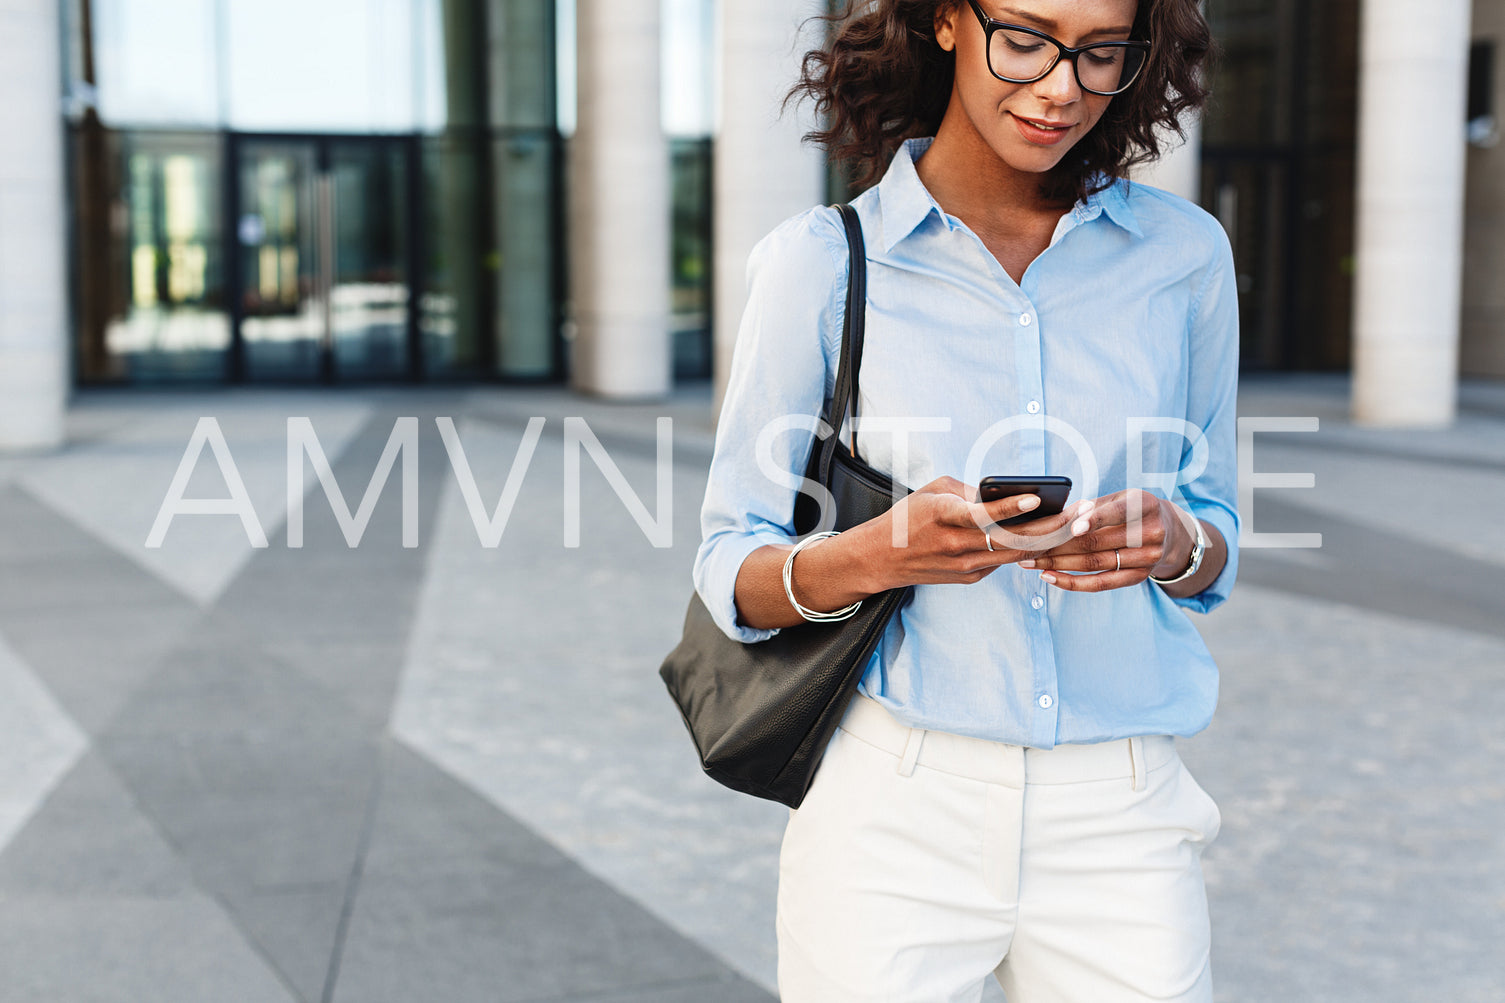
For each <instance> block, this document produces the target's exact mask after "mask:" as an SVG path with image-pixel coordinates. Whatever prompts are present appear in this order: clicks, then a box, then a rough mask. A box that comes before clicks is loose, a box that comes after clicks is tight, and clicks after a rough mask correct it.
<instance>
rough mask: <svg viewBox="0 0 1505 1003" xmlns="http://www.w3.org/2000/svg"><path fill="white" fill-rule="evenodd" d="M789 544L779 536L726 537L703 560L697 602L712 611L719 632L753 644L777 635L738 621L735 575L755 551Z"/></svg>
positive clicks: (696, 584)
mask: <svg viewBox="0 0 1505 1003" xmlns="http://www.w3.org/2000/svg"><path fill="white" fill-rule="evenodd" d="M789 542H790V540H789V538H788V537H787V536H783V535H781V534H778V533H752V534H747V535H742V534H738V535H735V536H733V535H728V536H726V537H725V538H724V539H722V540H721V542H720V543H718V544H717V545H716V546H715V548H714V549H712V550H711V552H710V553H709V554H708V555H707V556H706V560H705V562H704V564H703V565H702V566H701V567H700V569H699V571H700V574H699V575H698V576H697V580H696V582H695V589H696V591H697V592H699V593H700V601H701V602H703V603H705V606H706V609H708V610H710V611H711V617H712V619H714V620H715V621H716V626H718V627H720V628H721V632H722V633H723V634H725V635H726V636H727V637H729V638H731V639H732V640H733V641H741V642H742V643H743V644H753V643H756V642H758V641H766V640H768V639H769V638H770V637H773V636H774V635H775V634H777V633H778V629H777V628H774V629H772V630H760V629H758V628H756V627H747V626H744V625H743V624H741V623H740V622H739V621H738V620H737V574H738V572H740V571H741V570H742V562H744V561H746V560H747V558H748V557H749V556H750V555H751V554H752V553H753V551H755V550H759V549H761V548H763V547H768V546H787V545H788V544H789Z"/></svg>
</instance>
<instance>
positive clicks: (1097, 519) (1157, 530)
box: [1071, 489, 1166, 550]
mask: <svg viewBox="0 0 1505 1003" xmlns="http://www.w3.org/2000/svg"><path fill="white" fill-rule="evenodd" d="M1163 504H1165V503H1164V502H1162V500H1161V499H1160V498H1159V497H1157V496H1155V495H1153V494H1151V493H1150V492H1148V491H1144V490H1141V489H1132V490H1127V491H1119V492H1116V493H1115V494H1111V495H1108V496H1106V497H1104V498H1099V499H1097V502H1096V504H1095V505H1093V507H1092V510H1091V511H1090V512H1088V513H1086V514H1085V515H1083V516H1081V517H1079V518H1078V519H1076V521H1074V522H1073V523H1072V526H1071V533H1072V538H1073V544H1074V545H1075V547H1074V548H1073V549H1081V548H1086V549H1091V550H1111V549H1114V548H1115V547H1123V546H1125V541H1127V542H1128V543H1132V544H1133V545H1134V546H1136V547H1137V546H1143V545H1145V544H1158V543H1163V542H1164V540H1165V533H1166V528H1165V522H1164V519H1163V518H1162V517H1163V515H1164V509H1163V508H1162V505H1163ZM1114 528H1118V530H1117V532H1116V533H1104V532H1103V531H1104V530H1109V529H1114Z"/></svg>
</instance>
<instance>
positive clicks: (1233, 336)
mask: <svg viewBox="0 0 1505 1003" xmlns="http://www.w3.org/2000/svg"><path fill="white" fill-rule="evenodd" d="M1204 221H1205V223H1206V225H1207V226H1208V235H1209V238H1210V242H1211V246H1212V254H1211V259H1212V260H1211V263H1210V264H1209V265H1208V267H1207V270H1206V273H1205V275H1204V277H1203V280H1202V283H1201V288H1200V291H1199V292H1198V294H1197V299H1196V301H1195V302H1194V304H1193V306H1192V310H1191V314H1190V316H1189V318H1188V332H1187V337H1188V344H1189V349H1190V351H1189V353H1188V375H1187V380H1188V383H1187V407H1186V412H1187V413H1186V420H1187V421H1189V422H1191V423H1192V424H1193V425H1196V426H1197V427H1198V428H1200V429H1201V430H1202V433H1203V435H1204V436H1205V438H1206V442H1207V446H1208V459H1207V466H1206V467H1205V468H1204V469H1203V471H1202V472H1201V474H1199V475H1198V476H1197V477H1196V478H1194V479H1193V480H1192V481H1190V482H1189V483H1188V484H1186V485H1185V486H1184V487H1183V489H1182V491H1183V495H1182V500H1184V501H1185V502H1186V503H1187V505H1188V507H1189V508H1190V510H1191V512H1192V514H1193V515H1195V516H1196V517H1197V518H1199V519H1203V520H1205V521H1207V522H1208V523H1210V524H1212V525H1213V526H1216V527H1217V529H1218V532H1220V533H1222V534H1223V539H1224V540H1225V541H1226V542H1227V544H1228V562H1227V563H1226V564H1225V565H1224V566H1223V570H1222V572H1221V573H1220V574H1219V575H1218V577H1217V578H1215V579H1213V581H1212V583H1211V584H1209V585H1208V586H1207V587H1206V588H1205V589H1203V590H1202V591H1201V592H1198V593H1197V594H1196V595H1192V596H1186V597H1184V598H1177V599H1175V602H1176V604H1177V605H1178V606H1181V607H1184V608H1186V609H1193V610H1196V611H1197V612H1199V613H1209V612H1211V611H1212V610H1214V609H1216V608H1217V607H1219V606H1221V605H1222V604H1223V603H1224V602H1225V601H1227V599H1228V595H1229V593H1230V592H1232V590H1233V583H1234V580H1235V579H1236V578H1237V577H1238V559H1239V548H1238V537H1239V525H1240V523H1239V514H1238V501H1237V499H1238V416H1237V411H1238V357H1239V343H1238V341H1239V331H1238V289H1237V284H1236V279H1235V272H1234V266H1233V250H1232V248H1230V247H1229V244H1228V237H1227V235H1226V234H1225V233H1224V232H1223V228H1222V227H1221V226H1220V225H1219V224H1218V223H1217V221H1216V220H1214V219H1212V218H1211V217H1204ZM1190 450H1191V445H1190V444H1188V446H1187V454H1186V455H1183V457H1182V466H1183V468H1185V467H1186V466H1188V465H1189V464H1190V463H1191V458H1190Z"/></svg>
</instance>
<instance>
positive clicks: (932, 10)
mask: <svg viewBox="0 0 1505 1003" xmlns="http://www.w3.org/2000/svg"><path fill="white" fill-rule="evenodd" d="M965 4H966V0H848V2H847V4H846V7H845V9H844V10H841V11H839V12H837V13H834V14H830V15H828V16H826V17H825V18H824V20H826V21H828V22H830V24H831V27H832V30H831V32H830V36H829V40H828V41H827V43H826V45H825V47H823V48H820V49H812V50H811V51H809V52H807V53H805V57H804V60H803V63H802V68H801V73H800V79H799V82H798V83H796V84H795V85H794V87H793V88H791V89H790V91H789V95H788V98H787V99H786V100H799V99H802V98H811V99H813V101H814V102H815V110H816V113H817V114H818V115H820V116H821V117H822V118H823V119H824V120H825V122H826V123H827V126H826V128H824V129H817V130H815V131H813V132H810V133H807V134H806V136H805V138H806V139H807V140H812V141H814V142H818V143H820V144H822V145H824V146H825V147H826V148H827V150H828V151H829V152H830V154H831V156H832V158H833V159H834V160H836V161H838V162H840V163H842V164H844V165H845V166H846V167H847V168H848V171H849V173H850V175H851V177H852V178H853V180H854V182H855V184H856V186H857V187H858V188H866V187H868V186H869V185H871V184H873V183H875V182H876V181H877V180H878V179H879V178H880V177H882V175H883V172H884V170H885V169H886V168H887V167H888V163H889V161H890V160H891V159H892V158H893V155H894V152H895V151H896V150H897V149H898V148H899V144H900V143H902V142H903V141H904V140H906V139H909V138H911V137H915V136H933V135H935V132H936V129H937V127H939V126H940V124H941V117H942V116H943V115H944V114H945V113H946V107H947V105H948V103H949V102H950V99H951V89H952V83H953V80H954V78H955V75H956V54H955V53H954V52H947V51H946V50H944V49H942V48H941V46H940V44H939V43H938V42H937V41H936V38H935V19H936V15H937V14H938V13H939V12H941V11H943V10H946V9H949V8H964V7H965ZM1131 37H1133V38H1142V39H1149V40H1150V41H1151V42H1153V43H1154V44H1153V47H1152V48H1151V50H1150V55H1149V58H1148V59H1147V60H1146V61H1145V65H1144V68H1143V69H1142V70H1141V71H1140V76H1139V79H1138V80H1136V81H1135V82H1134V85H1133V86H1132V87H1130V88H1129V89H1128V90H1127V91H1125V92H1124V93H1122V94H1119V95H1117V96H1116V97H1114V99H1113V101H1112V102H1111V103H1110V104H1109V105H1108V110H1107V111H1106V112H1104V113H1103V117H1102V118H1101V119H1100V120H1099V121H1098V123H1097V125H1096V126H1095V127H1094V128H1093V129H1092V131H1091V132H1089V133H1088V134H1087V135H1086V136H1084V137H1083V138H1082V140H1081V141H1080V142H1079V143H1077V145H1076V146H1075V147H1074V148H1073V149H1072V151H1071V153H1070V154H1069V155H1068V156H1067V157H1065V158H1064V159H1063V160H1062V161H1061V163H1060V164H1058V165H1056V167H1055V168H1053V169H1052V170H1051V171H1049V172H1048V173H1047V174H1045V175H1044V176H1043V177H1042V179H1041V195H1042V197H1043V198H1045V199H1046V200H1048V201H1051V202H1068V203H1069V202H1074V201H1076V200H1077V199H1080V198H1083V197H1085V196H1086V195H1088V194H1090V193H1092V192H1096V191H1101V190H1102V189H1104V188H1106V187H1108V185H1110V184H1112V183H1113V181H1114V180H1115V179H1118V178H1122V177H1125V176H1126V174H1127V172H1128V170H1129V168H1130V167H1132V166H1133V165H1135V164H1139V163H1144V162H1146V161H1150V160H1154V159H1155V158H1157V157H1158V156H1159V155H1160V152H1161V142H1162V140H1163V138H1164V136H1165V134H1166V133H1175V134H1176V135H1177V136H1181V137H1183V138H1184V137H1185V132H1184V130H1183V128H1182V126H1181V123H1180V116H1181V114H1182V113H1183V112H1185V111H1187V110H1189V109H1193V108H1200V107H1201V106H1202V105H1203V104H1205V103H1206V101H1207V97H1208V91H1207V89H1206V87H1204V86H1203V79H1204V73H1203V70H1204V65H1205V64H1206V63H1207V62H1208V61H1209V60H1210V59H1211V58H1212V56H1213V41H1212V33H1211V32H1210V31H1209V30H1208V27H1207V21H1206V19H1205V18H1203V16H1202V13H1201V11H1200V10H1198V9H1197V0H1139V10H1138V12H1137V13H1136V14H1135V16H1134V31H1133V34H1132V36H1131ZM1160 130H1164V131H1163V132H1162V131H1160Z"/></svg>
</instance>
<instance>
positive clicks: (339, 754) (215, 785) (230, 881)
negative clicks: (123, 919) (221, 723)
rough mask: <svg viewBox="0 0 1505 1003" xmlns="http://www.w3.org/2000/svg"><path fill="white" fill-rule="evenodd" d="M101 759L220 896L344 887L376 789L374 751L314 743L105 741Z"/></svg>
mask: <svg viewBox="0 0 1505 1003" xmlns="http://www.w3.org/2000/svg"><path fill="white" fill-rule="evenodd" d="M102 750H103V751H104V752H105V754H106V755H108V756H109V757H110V761H111V763H112V764H113V765H114V767H115V768H116V769H117V770H118V771H119V772H120V775H121V776H122V777H123V778H124V779H125V781H126V783H127V784H128V785H129V787H130V789H131V792H132V794H133V795H134V796H135V797H136V799H137V800H138V802H139V803H140V804H141V806H142V808H143V810H144V811H146V812H147V813H148V814H149V816H150V817H151V818H152V820H153V822H154V824H156V825H157V826H158V827H159V828H161V830H162V831H163V832H165V833H166V834H167V835H168V836H169V838H170V839H171V840H172V842H173V844H174V845H175V846H176V847H178V849H179V852H180V853H182V854H183V855H184V857H185V858H186V859H187V860H188V861H189V863H190V864H191V865H192V867H193V869H194V872H195V873H196V874H197V875H198V876H199V879H200V880H201V881H204V882H206V883H207V884H208V885H209V886H210V887H212V888H214V889H216V890H217V891H220V892H222V893H224V894H227V895H228V894H232V893H239V892H244V891H250V890H256V889H264V888H268V887H278V886H284V885H298V884H307V883H323V882H330V881H341V880H344V879H345V878H346V877H347V876H348V875H349V873H350V871H351V868H352V866H353V864H354V861H355V855H356V852H357V849H358V847H359V845H360V840H361V833H362V832H363V830H364V826H365V818H366V814H367V804H368V801H369V798H370V797H371V794H372V790H373V788H374V786H375V783H376V761H375V758H376V757H375V751H374V749H373V748H372V747H371V746H369V745H368V746H366V747H364V748H362V747H353V746H351V745H349V744H346V743H335V744H331V745H323V744H320V743H318V742H316V741H313V740H305V741H303V742H297V743H294V742H288V741H284V739H283V738H282V737H281V736H273V737H271V738H270V739H269V740H268V741H266V742H257V741H240V740H236V739H234V738H226V739H223V740H211V739H207V738H205V739H197V740H194V741H192V742H173V741H171V740H170V739H169V740H162V741H158V740H151V739H139V738H137V739H120V740H113V739H111V740H108V741H106V742H105V743H103V745H102Z"/></svg>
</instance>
